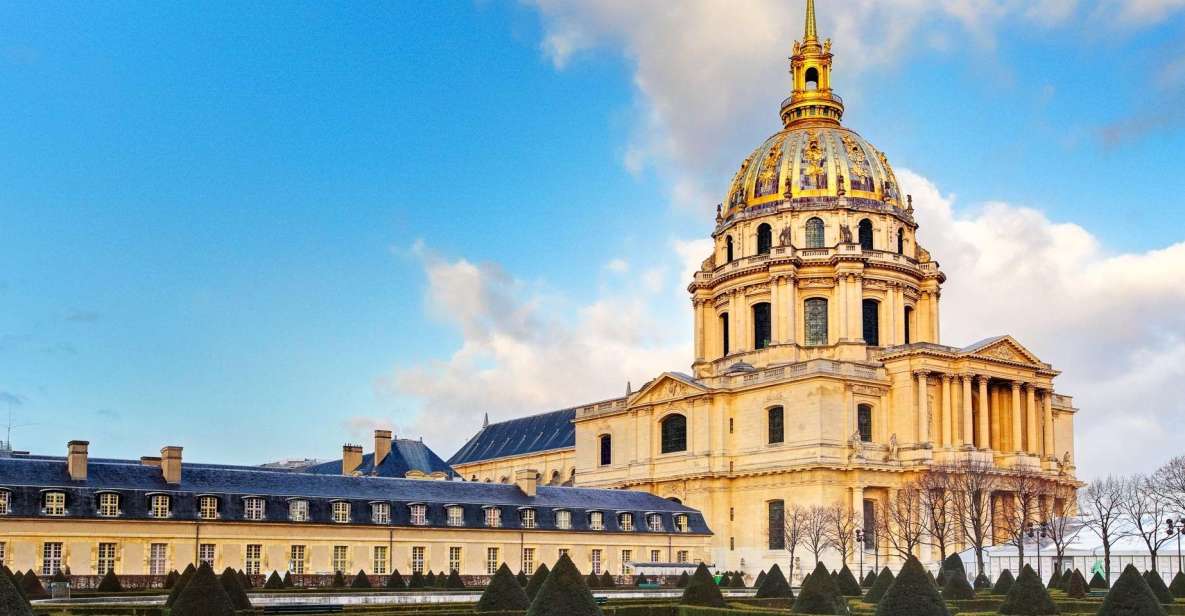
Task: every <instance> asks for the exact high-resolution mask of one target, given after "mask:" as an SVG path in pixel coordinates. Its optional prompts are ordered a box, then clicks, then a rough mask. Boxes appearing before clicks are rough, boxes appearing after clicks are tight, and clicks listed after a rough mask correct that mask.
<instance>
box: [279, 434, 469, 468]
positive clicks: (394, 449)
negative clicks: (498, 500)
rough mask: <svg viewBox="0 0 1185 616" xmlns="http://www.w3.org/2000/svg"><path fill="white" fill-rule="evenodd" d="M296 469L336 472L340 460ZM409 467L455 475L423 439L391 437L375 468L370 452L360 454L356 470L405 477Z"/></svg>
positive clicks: (340, 463)
mask: <svg viewBox="0 0 1185 616" xmlns="http://www.w3.org/2000/svg"><path fill="white" fill-rule="evenodd" d="M299 470H300V471H301V472H306V473H316V474H320V475H340V474H341V472H342V461H341V460H340V459H338V460H332V461H330V462H322V463H320V464H314V465H312V466H309V467H305V468H303V469H299ZM410 470H418V471H423V472H424V473H426V474H429V475H430V474H432V473H434V472H437V471H440V472H443V473H445V474H447V475H448V476H449V477H455V476H456V473H454V472H453V468H452V467H451V466H449V465H448V463H447V462H445V461H444V460H441V459H440V456H438V455H436V452H434V451H432V450H431V449H429V448H428V446H427V445H425V444H424V443H423V442H421V441H417V440H412V439H405V438H400V439H395V440H393V441H391V453H389V454H387V457H385V458H383V460H382V462H379V465H378V468H377V469H376V468H375V466H374V453H368V454H365V455H363V456H362V464H361V465H360V466H359V467H358V469H357V470H356V472H358V473H360V474H362V475H377V476H379V477H406V476H407V472H408V471H410Z"/></svg>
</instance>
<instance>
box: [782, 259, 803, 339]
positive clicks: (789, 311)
mask: <svg viewBox="0 0 1185 616" xmlns="http://www.w3.org/2000/svg"><path fill="white" fill-rule="evenodd" d="M782 284H783V285H784V288H783V290H782V291H783V292H782V299H784V300H785V302H786V318H785V319H784V320H783V321H782V322H783V324H785V327H786V332H785V337H784V338H782V342H785V343H796V342H799V340H798V316H797V315H798V278H796V277H795V276H792V275H791V276H786V278H785V279H784V280H783V281H782Z"/></svg>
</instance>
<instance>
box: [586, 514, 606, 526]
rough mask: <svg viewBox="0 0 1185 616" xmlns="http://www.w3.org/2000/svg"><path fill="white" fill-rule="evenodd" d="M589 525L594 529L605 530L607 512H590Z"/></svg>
mask: <svg viewBox="0 0 1185 616" xmlns="http://www.w3.org/2000/svg"><path fill="white" fill-rule="evenodd" d="M588 527H589V528H591V529H593V530H605V514H604V513H601V512H600V511H593V512H590V513H589V514H588Z"/></svg>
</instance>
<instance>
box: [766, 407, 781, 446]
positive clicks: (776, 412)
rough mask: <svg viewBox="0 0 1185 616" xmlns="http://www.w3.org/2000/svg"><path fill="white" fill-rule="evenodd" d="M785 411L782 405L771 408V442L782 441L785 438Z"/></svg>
mask: <svg viewBox="0 0 1185 616" xmlns="http://www.w3.org/2000/svg"><path fill="white" fill-rule="evenodd" d="M783 415H784V413H783V412H782V407H780V406H775V407H773V408H771V409H770V410H769V442H770V444H771V445H772V444H775V443H781V442H782V441H783V440H784V438H785V434H784V432H785V424H784V419H785V418H784V417H783Z"/></svg>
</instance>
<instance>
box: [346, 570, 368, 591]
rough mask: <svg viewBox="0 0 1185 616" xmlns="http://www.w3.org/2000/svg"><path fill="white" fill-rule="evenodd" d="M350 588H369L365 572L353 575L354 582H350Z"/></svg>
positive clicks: (360, 571)
mask: <svg viewBox="0 0 1185 616" xmlns="http://www.w3.org/2000/svg"><path fill="white" fill-rule="evenodd" d="M350 588H370V578H369V577H367V576H366V571H364V570H362V569H359V570H358V575H355V576H354V581H353V582H350Z"/></svg>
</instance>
